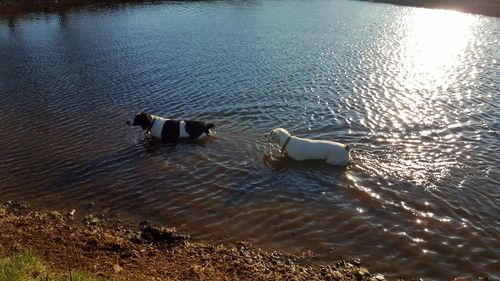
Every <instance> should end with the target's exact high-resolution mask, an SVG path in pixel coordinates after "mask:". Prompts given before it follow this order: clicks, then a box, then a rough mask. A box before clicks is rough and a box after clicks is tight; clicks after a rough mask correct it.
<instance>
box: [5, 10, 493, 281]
mask: <svg viewBox="0 0 500 281" xmlns="http://www.w3.org/2000/svg"><path fill="white" fill-rule="evenodd" d="M499 38H500V21H499V19H498V18H491V17H484V16H476V15H470V14H462V13H457V12H451V11H444V10H428V9H420V8H409V7H397V6H391V5H386V4H375V3H364V2H351V1H244V2H243V1H241V2H234V1H228V2H226V1H216V2H187V3H181V2H175V3H169V2H164V3H161V4H146V5H124V6H112V7H86V8H83V9H70V10H65V11H59V12H56V13H48V14H24V15H4V16H3V17H2V18H1V19H0V62H1V64H0V98H1V102H0V123H1V130H0V156H1V162H0V199H2V200H7V199H17V200H19V199H22V200H25V201H28V202H30V203H32V204H34V205H37V206H42V207H47V208H61V209H72V208H74V207H77V209H80V210H81V209H83V210H86V211H96V210H98V212H100V213H102V214H105V215H109V216H116V217H119V218H122V219H126V220H127V221H130V222H134V221H135V222H137V221H140V220H143V219H149V220H152V221H154V222H156V223H163V224H167V225H177V226H179V228H180V229H181V230H184V231H188V232H189V233H191V234H193V236H194V237H195V238H199V239H204V238H215V239H231V240H246V241H250V242H251V243H253V244H254V245H257V246H259V247H263V248H267V249H284V250H287V251H291V252H302V251H307V250H312V251H313V252H315V253H318V254H320V256H321V259H323V260H326V261H334V260H337V259H346V258H352V257H357V258H360V259H361V260H362V262H364V263H365V264H367V265H368V266H369V267H370V268H371V269H372V270H373V271H377V272H382V273H385V274H388V275H389V276H390V277H393V278H394V277H399V276H410V277H424V278H426V279H430V280H432V279H435V280H446V279H448V280H450V279H452V278H453V277H456V276H460V275H471V276H482V275H487V276H489V277H490V278H491V279H498V278H500V266H499V264H500V263H499V256H500V242H499V241H500V219H499V216H498V214H500V204H499V203H500V196H499V194H498V187H499V186H500V171H499V170H498V167H499V163H500V161H499V159H500V147H499V141H500V136H499V130H500V123H499V120H500V110H499V107H498V106H499V104H500V96H499V92H500V74H499V73H500V62H499V61H500V48H499V46H500V41H499ZM144 110H145V111H149V112H152V113H155V114H158V115H164V116H175V117H178V118H193V119H202V120H207V121H210V122H214V123H215V124H216V125H217V128H216V132H215V135H214V136H213V137H212V138H210V139H209V140H207V141H206V142H205V143H203V144H200V145H195V144H180V145H177V146H175V147H172V146H161V145H160V146H158V145H157V144H156V143H153V142H151V141H148V140H147V139H145V138H144V136H143V134H142V133H141V132H140V131H139V130H135V129H132V128H129V127H127V126H126V125H125V121H126V120H127V119H130V118H131V117H132V116H133V114H135V113H136V112H138V111H144ZM274 127H285V128H288V129H289V130H290V131H291V132H292V133H293V134H295V135H299V136H304V137H309V138H322V139H334V140H337V141H341V142H346V143H354V144H355V150H354V151H353V158H354V160H353V162H352V163H351V164H350V165H349V166H348V167H346V168H345V169H343V168H336V167H330V166H327V165H325V164H323V163H321V162H306V163H297V162H294V161H290V160H287V159H280V158H279V157H278V148H277V147H275V146H271V145H269V144H267V143H266V142H265V139H264V137H263V134H264V133H266V132H268V131H269V130H270V129H271V128H274ZM269 155H271V156H270V158H271V159H272V161H271V162H270V163H269V162H268V161H266V159H268V158H269ZM90 201H93V202H95V204H96V205H95V206H94V207H91V208H90V207H88V202H90Z"/></svg>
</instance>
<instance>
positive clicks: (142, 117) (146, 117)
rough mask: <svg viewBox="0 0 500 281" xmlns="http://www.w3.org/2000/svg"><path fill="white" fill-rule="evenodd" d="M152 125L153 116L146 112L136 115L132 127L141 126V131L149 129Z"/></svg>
mask: <svg viewBox="0 0 500 281" xmlns="http://www.w3.org/2000/svg"><path fill="white" fill-rule="evenodd" d="M152 124H153V116H151V114H149V113H146V112H141V113H139V114H137V115H136V116H135V118H134V124H133V126H141V127H142V129H143V130H146V129H149V128H150V127H151V125H152Z"/></svg>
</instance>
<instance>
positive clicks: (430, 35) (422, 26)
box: [401, 9, 477, 88]
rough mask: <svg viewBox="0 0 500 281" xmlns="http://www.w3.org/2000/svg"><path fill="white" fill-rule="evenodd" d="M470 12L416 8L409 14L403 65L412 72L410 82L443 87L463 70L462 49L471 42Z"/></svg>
mask: <svg viewBox="0 0 500 281" xmlns="http://www.w3.org/2000/svg"><path fill="white" fill-rule="evenodd" d="M476 21H477V18H476V17H475V16H473V15H468V14H463V13H460V12H455V11H448V10H432V9H418V10H415V11H414V13H412V14H410V15H408V18H407V22H406V24H407V26H406V36H405V38H404V39H403V42H402V43H403V44H404V46H405V48H404V51H405V52H406V55H405V56H403V57H404V58H405V60H403V61H402V64H403V65H401V66H402V68H404V69H405V70H406V71H409V72H410V73H412V74H413V75H407V76H406V78H411V79H413V81H406V82H408V83H409V84H416V85H420V86H422V85H432V86H439V87H442V88H446V87H448V86H450V85H452V84H453V83H455V82H456V78H457V74H458V73H460V72H461V71H463V70H464V68H465V66H464V61H465V58H464V53H465V52H464V51H465V50H466V48H467V47H468V46H469V44H470V43H471V42H473V26H474V24H475V23H476Z"/></svg>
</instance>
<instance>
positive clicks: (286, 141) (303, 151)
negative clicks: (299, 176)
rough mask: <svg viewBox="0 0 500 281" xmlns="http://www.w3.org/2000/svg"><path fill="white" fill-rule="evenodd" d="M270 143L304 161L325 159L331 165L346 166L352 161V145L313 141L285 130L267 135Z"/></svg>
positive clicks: (278, 129)
mask: <svg viewBox="0 0 500 281" xmlns="http://www.w3.org/2000/svg"><path fill="white" fill-rule="evenodd" d="M266 137H267V139H268V141H269V142H274V143H277V144H278V145H279V146H280V147H281V153H282V154H285V153H286V154H287V155H288V156H290V157H291V158H293V159H295V160H297V161H302V160H314V159H316V160H318V159H324V160H326V163H328V164H330V165H339V166H345V165H347V163H349V160H351V156H350V150H351V147H352V145H346V144H342V143H338V142H334V141H327V140H311V139H304V138H299V137H295V136H292V135H291V134H290V133H289V132H288V131H287V130H285V129H283V128H276V129H273V130H272V131H271V132H270V133H269V134H268V135H266Z"/></svg>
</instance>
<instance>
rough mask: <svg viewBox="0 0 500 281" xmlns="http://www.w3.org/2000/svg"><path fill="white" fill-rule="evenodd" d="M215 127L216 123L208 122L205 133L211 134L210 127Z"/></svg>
mask: <svg viewBox="0 0 500 281" xmlns="http://www.w3.org/2000/svg"><path fill="white" fill-rule="evenodd" d="M213 127H215V125H214V124H212V123H208V124H207V125H206V126H205V128H206V131H205V133H207V135H210V129H212V128H213Z"/></svg>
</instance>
